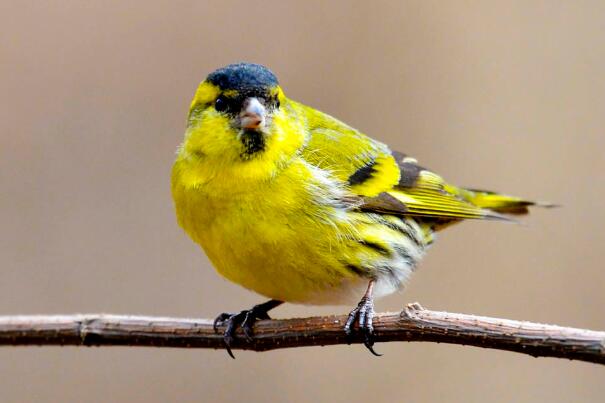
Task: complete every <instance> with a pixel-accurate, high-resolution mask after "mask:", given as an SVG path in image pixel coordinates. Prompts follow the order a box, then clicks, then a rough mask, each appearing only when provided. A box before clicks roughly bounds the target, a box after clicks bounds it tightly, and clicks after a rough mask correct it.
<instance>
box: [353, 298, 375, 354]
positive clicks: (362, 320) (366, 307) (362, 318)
mask: <svg viewBox="0 0 605 403" xmlns="http://www.w3.org/2000/svg"><path fill="white" fill-rule="evenodd" d="M373 318H374V300H373V299H372V298H371V297H368V296H364V297H363V298H362V299H361V301H359V304H358V305H357V307H356V308H355V309H353V310H352V311H351V313H349V317H348V319H347V322H346V323H345V328H344V330H345V334H346V336H347V339H348V340H349V341H350V340H351V339H352V337H353V333H354V328H353V326H354V325H355V322H357V323H358V324H359V330H360V331H361V332H363V336H364V341H363V344H364V345H365V346H366V347H367V349H368V350H370V352H371V353H372V354H374V355H375V356H377V357H380V356H381V355H382V354H378V353H377V352H376V351H374V347H373V346H374V326H372V319H373Z"/></svg>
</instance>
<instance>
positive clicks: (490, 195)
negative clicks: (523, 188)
mask: <svg viewBox="0 0 605 403" xmlns="http://www.w3.org/2000/svg"><path fill="white" fill-rule="evenodd" d="M460 196H461V197H462V198H464V199H465V200H467V201H469V202H470V203H472V204H474V205H476V206H478V207H481V208H484V209H486V210H491V211H495V212H497V213H500V214H510V215H523V214H527V213H529V207H532V206H536V207H557V206H556V205H554V204H552V203H545V202H535V201H531V200H525V199H522V198H520V197H515V196H508V195H504V194H500V193H496V192H492V191H487V190H478V189H460Z"/></svg>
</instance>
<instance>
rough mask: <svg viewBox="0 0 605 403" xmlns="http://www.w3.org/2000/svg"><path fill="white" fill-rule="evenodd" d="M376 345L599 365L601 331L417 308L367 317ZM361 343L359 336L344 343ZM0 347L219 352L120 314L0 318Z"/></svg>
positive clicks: (335, 329) (282, 326)
mask: <svg viewBox="0 0 605 403" xmlns="http://www.w3.org/2000/svg"><path fill="white" fill-rule="evenodd" d="M345 321H346V316H324V317H312V318H304V319H279V320H263V321H259V322H258V323H257V324H256V326H255V328H254V332H255V336H254V338H253V339H252V340H250V341H247V340H246V339H245V337H244V335H243V334H242V333H241V331H240V330H238V333H237V335H238V336H239V337H237V338H236V339H235V341H234V343H233V346H232V348H233V349H243V350H254V351H267V350H275V349H279V348H288V347H303V346H325V345H334V344H346V343H347V340H345V337H344V332H343V324H344V322H345ZM374 330H375V336H376V337H375V340H376V342H386V341H429V342H438V343H450V344H462V345H471V346H476V347H483V348H492V349H498V350H508V351H516V352H518V353H524V354H529V355H532V356H534V357H558V358H567V359H570V360H581V361H587V362H593V363H598V364H605V332H598V331H592V330H584V329H575V328H570V327H560V326H553V325H543V324H537V323H531V322H520V321H515V320H509V319H497V318H489V317H483V316H473V315H465V314H459V313H447V312H438V311H430V310H426V309H424V308H422V307H421V306H420V305H419V304H417V303H416V304H410V305H408V306H407V307H406V308H405V309H404V310H403V311H402V312H401V313H381V314H377V315H376V316H375V317H374ZM352 342H353V343H360V342H363V339H362V337H361V335H357V336H355V337H354V338H353V340H352ZM2 345H14V346H17V345H20V346H25V345H61V346H64V345H70V346H148V347H183V348H215V349H218V348H224V345H223V339H222V335H221V334H215V332H214V330H213V329H212V321H211V320H208V319H177V318H161V317H146V316H126V315H124V316H120V315H98V314H89V315H69V316H4V317H0V346H2Z"/></svg>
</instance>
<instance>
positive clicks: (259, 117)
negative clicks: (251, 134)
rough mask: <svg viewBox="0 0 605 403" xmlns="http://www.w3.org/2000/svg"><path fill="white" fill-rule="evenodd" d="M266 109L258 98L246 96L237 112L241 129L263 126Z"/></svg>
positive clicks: (253, 128)
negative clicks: (240, 109) (239, 110)
mask: <svg viewBox="0 0 605 403" xmlns="http://www.w3.org/2000/svg"><path fill="white" fill-rule="evenodd" d="M266 115H267V110H266V109H265V107H264V106H263V104H262V103H261V102H260V101H259V100H258V98H247V99H246V100H245V101H244V103H243V105H242V111H241V112H240V114H239V119H240V126H241V128H242V129H249V130H257V129H260V128H263V127H264V126H265V121H266Z"/></svg>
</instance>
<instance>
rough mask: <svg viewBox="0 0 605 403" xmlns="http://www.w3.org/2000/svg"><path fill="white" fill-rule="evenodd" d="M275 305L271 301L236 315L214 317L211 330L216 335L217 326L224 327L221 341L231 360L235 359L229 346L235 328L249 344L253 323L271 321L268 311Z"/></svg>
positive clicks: (233, 337) (224, 314) (228, 314)
mask: <svg viewBox="0 0 605 403" xmlns="http://www.w3.org/2000/svg"><path fill="white" fill-rule="evenodd" d="M276 302H279V301H276ZM270 303H271V304H270ZM279 303H281V302H279ZM277 305H278V304H277ZM277 305H276V304H275V303H273V301H269V302H267V303H264V304H259V305H255V306H253V307H252V309H246V310H243V311H241V312H238V313H221V314H220V315H218V316H217V317H216V319H214V324H213V328H214V332H215V333H218V328H219V326H224V325H226V328H225V332H224V333H223V341H224V343H225V348H226V350H227V353H228V354H229V355H230V356H231V358H235V356H234V355H233V352H232V351H231V345H232V344H233V340H234V339H235V332H236V331H237V328H238V327H240V328H241V329H242V330H243V332H244V335H245V336H246V340H247V341H248V342H251V341H252V335H253V331H252V328H253V326H254V323H255V322H256V321H257V320H263V319H271V317H269V314H268V311H269V310H270V309H272V308H274V307H275V306H277Z"/></svg>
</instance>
